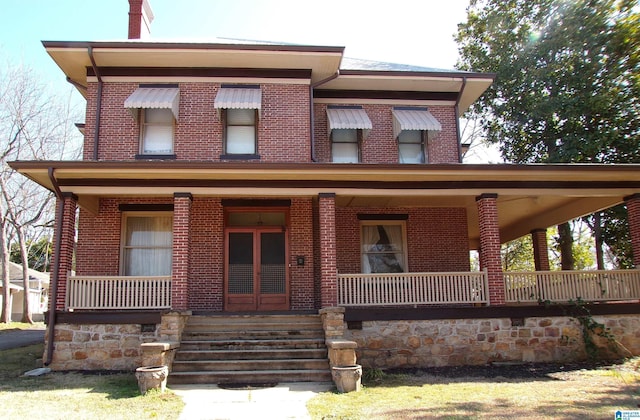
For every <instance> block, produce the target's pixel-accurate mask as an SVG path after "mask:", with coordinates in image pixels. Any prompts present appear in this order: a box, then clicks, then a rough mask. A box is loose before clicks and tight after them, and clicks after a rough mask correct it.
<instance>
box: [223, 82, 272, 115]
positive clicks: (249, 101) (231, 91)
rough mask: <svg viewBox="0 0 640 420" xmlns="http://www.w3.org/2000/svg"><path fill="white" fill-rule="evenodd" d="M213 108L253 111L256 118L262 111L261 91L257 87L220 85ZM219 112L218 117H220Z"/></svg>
mask: <svg viewBox="0 0 640 420" xmlns="http://www.w3.org/2000/svg"><path fill="white" fill-rule="evenodd" d="M213 107H214V108H216V109H218V110H220V109H255V110H256V111H258V117H259V116H260V111H261V109H262V89H260V86H258V85H222V86H221V87H220V89H219V90H218V93H217V94H216V98H215V100H214V102H213ZM220 114H221V113H220V112H219V113H218V115H219V116H220Z"/></svg>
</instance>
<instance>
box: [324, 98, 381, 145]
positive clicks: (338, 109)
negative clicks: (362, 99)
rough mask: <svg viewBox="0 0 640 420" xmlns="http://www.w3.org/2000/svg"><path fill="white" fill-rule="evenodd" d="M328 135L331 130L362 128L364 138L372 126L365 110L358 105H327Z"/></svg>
mask: <svg viewBox="0 0 640 420" xmlns="http://www.w3.org/2000/svg"><path fill="white" fill-rule="evenodd" d="M327 118H328V124H327V127H328V129H329V137H331V132H332V131H333V130H362V138H363V139H366V138H367V136H368V135H369V132H371V129H372V128H373V124H372V123H371V120H370V119H369V116H368V115H367V113H366V111H365V110H364V109H362V107H360V106H336V105H329V106H328V107H327Z"/></svg>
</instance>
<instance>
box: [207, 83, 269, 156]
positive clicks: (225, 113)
mask: <svg viewBox="0 0 640 420" xmlns="http://www.w3.org/2000/svg"><path fill="white" fill-rule="evenodd" d="M214 107H215V108H216V109H217V110H218V116H220V117H221V119H223V120H224V121H223V124H224V139H223V150H224V154H223V155H222V156H220V158H221V159H257V158H259V157H260V156H259V155H258V120H259V117H260V110H261V108H262V90H261V89H260V86H257V85H222V86H221V87H220V89H219V90H218V93H217V95H216V98H215V101H214Z"/></svg>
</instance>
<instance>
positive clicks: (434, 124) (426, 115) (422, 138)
mask: <svg viewBox="0 0 640 420" xmlns="http://www.w3.org/2000/svg"><path fill="white" fill-rule="evenodd" d="M441 130H442V126H441V125H440V122H439V121H438V120H437V119H435V117H434V116H433V115H431V113H430V112H429V111H428V110H427V108H425V107H394V108H393V135H394V136H395V137H396V138H397V139H398V160H399V162H400V163H425V162H428V155H427V140H428V139H430V138H432V137H434V136H435V134H436V133H438V132H439V131H441Z"/></svg>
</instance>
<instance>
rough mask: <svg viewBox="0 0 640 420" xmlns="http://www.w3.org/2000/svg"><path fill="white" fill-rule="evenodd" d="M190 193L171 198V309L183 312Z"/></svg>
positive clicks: (185, 287)
mask: <svg viewBox="0 0 640 420" xmlns="http://www.w3.org/2000/svg"><path fill="white" fill-rule="evenodd" d="M192 199H193V198H192V196H191V194H190V193H175V194H174V196H173V261H172V274H171V307H172V309H173V310H175V311H184V310H187V309H188V306H189V296H188V288H189V227H190V224H191V201H192Z"/></svg>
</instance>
